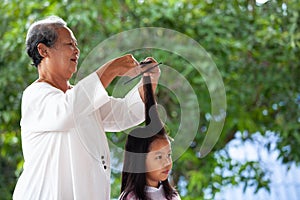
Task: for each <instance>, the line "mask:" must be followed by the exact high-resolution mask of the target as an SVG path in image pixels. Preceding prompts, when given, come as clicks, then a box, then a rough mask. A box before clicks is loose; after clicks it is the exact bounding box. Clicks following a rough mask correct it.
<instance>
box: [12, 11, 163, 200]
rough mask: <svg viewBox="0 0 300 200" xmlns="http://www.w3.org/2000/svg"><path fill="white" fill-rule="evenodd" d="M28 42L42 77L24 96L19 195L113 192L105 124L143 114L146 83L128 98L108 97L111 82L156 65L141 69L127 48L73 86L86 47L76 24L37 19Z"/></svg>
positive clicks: (134, 120)
mask: <svg viewBox="0 0 300 200" xmlns="http://www.w3.org/2000/svg"><path fill="white" fill-rule="evenodd" d="M26 47H27V53H28V55H29V56H30V57H31V58H32V60H33V64H34V65H35V66H36V67H37V70H38V75H39V77H38V79H37V80H36V81H35V82H34V83H32V84H31V85H30V86H28V87H27V88H26V90H25V91H24V93H23V97H22V118H21V136H22V149H23V155H24V160H25V162H24V170H23V172H22V174H21V176H20V178H19V180H18V182H17V185H16V188H15V191H14V194H13V199H15V200H18V199H22V200H29V199H30V200H38V199H39V200H41V199H47V200H49V199H50V200H52V199H55V200H56V199H61V200H71V199H78V200H80V199H88V200H93V199H97V200H99V199H110V155H109V154H110V153H109V148H108V143H107V138H106V135H105V131H114V132H116V131H122V130H125V129H128V128H130V127H132V126H135V125H138V124H139V123H141V122H142V121H144V103H143V95H142V94H143V91H142V90H143V88H142V87H141V85H138V86H136V87H135V88H133V89H132V90H131V91H130V92H129V93H128V94H127V95H126V96H125V97H124V98H123V99H117V98H113V97H111V96H109V95H108V94H107V92H106V90H105V88H106V87H107V86H108V85H109V84H110V83H111V81H112V80H113V79H114V78H115V77H117V76H124V75H128V74H130V76H135V75H137V74H139V73H141V72H142V71H141V70H142V69H143V70H144V68H145V70H146V68H149V67H144V68H140V67H138V65H139V64H138V62H137V61H136V60H135V59H134V57H133V56H132V55H125V56H122V57H119V58H116V59H113V60H111V61H109V62H107V63H106V64H104V65H103V66H102V67H100V68H99V69H97V70H96V71H95V72H94V73H92V74H90V75H88V76H87V77H85V78H84V79H82V80H81V81H79V82H78V84H76V85H75V86H71V85H70V83H69V79H70V78H71V77H72V75H73V73H74V72H76V70H77V64H78V58H79V53H80V51H79V49H78V47H77V41H76V38H75V37H74V35H73V33H72V31H71V30H70V29H69V28H68V27H67V25H66V23H65V22H64V21H63V20H62V19H61V18H59V17H55V16H54V17H49V18H46V19H44V20H41V21H38V22H35V23H34V24H32V25H31V27H30V28H29V30H28V33H27V38H26ZM146 61H152V63H153V64H150V67H151V65H154V64H155V63H156V61H155V60H154V59H153V58H147V59H146ZM147 75H149V74H147ZM159 75H160V70H159V69H158V68H154V69H153V70H152V71H151V72H150V76H151V77H152V80H153V81H154V82H157V80H158V78H159ZM153 87H154V88H155V85H154V86H153ZM116 110H117V113H116Z"/></svg>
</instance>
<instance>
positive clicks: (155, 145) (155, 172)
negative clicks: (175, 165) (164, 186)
mask: <svg viewBox="0 0 300 200" xmlns="http://www.w3.org/2000/svg"><path fill="white" fill-rule="evenodd" d="M171 153H172V149H171V144H170V141H169V140H168V139H167V138H159V139H156V140H154V141H153V142H152V143H151V145H150V150H149V153H148V154H147V157H146V170H147V171H146V182H147V185H148V186H152V187H158V184H159V182H160V181H164V180H166V179H167V178H168V176H169V173H170V171H171V169H172V157H171V155H172V154H171Z"/></svg>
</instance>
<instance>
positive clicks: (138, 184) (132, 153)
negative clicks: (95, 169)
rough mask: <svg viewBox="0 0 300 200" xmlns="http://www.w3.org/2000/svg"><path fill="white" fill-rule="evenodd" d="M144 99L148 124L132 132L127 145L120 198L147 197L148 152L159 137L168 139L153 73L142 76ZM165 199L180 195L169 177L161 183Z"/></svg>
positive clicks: (143, 199) (144, 199) (169, 199)
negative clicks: (158, 110)
mask: <svg viewBox="0 0 300 200" xmlns="http://www.w3.org/2000/svg"><path fill="white" fill-rule="evenodd" d="M143 89H144V102H145V127H142V128H136V129H134V130H133V131H131V132H130V133H129V135H128V136H127V140H126V144H125V154H124V164H123V171H122V185H121V193H122V196H121V198H120V199H126V197H127V196H128V195H129V194H130V193H133V194H134V195H135V197H136V198H137V199H142V200H148V199H149V198H148V197H147V195H146V193H145V187H146V165H145V160H146V154H147V153H148V152H149V147H150V145H151V143H152V142H153V141H154V140H156V139H160V138H162V139H169V137H168V135H167V132H166V130H165V128H164V126H163V124H162V122H161V121H160V119H159V115H158V112H157V107H156V101H155V98H154V93H153V89H152V84H151V79H150V76H144V77H143ZM161 184H162V186H163V190H164V192H165V195H166V198H167V199H168V200H171V199H172V197H173V196H176V195H177V192H176V190H175V189H174V188H173V187H172V186H171V185H170V183H169V181H168V179H166V180H164V181H162V182H161Z"/></svg>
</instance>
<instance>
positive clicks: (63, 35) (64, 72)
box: [46, 27, 80, 80]
mask: <svg viewBox="0 0 300 200" xmlns="http://www.w3.org/2000/svg"><path fill="white" fill-rule="evenodd" d="M57 33H58V38H57V40H56V42H55V44H54V46H53V47H51V48H49V49H48V53H49V57H48V59H46V62H48V63H47V66H49V69H48V70H50V72H52V73H54V74H56V75H57V76H59V77H58V78H62V79H67V80H69V79H70V78H71V77H72V75H73V73H75V72H76V70H77V64H78V58H79V54H80V51H79V49H78V47H77V40H76V38H75V37H74V35H73V33H72V31H71V30H70V29H69V28H67V27H62V28H59V29H57Z"/></svg>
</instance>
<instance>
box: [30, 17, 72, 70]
mask: <svg viewBox="0 0 300 200" xmlns="http://www.w3.org/2000/svg"><path fill="white" fill-rule="evenodd" d="M66 25H67V23H66V22H65V21H64V20H63V19H61V18H59V17H56V16H50V17H48V18H46V19H43V20H40V21H37V22H35V23H33V24H32V25H31V26H30V27H29V30H28V33H27V36H26V52H27V54H28V55H29V57H30V58H31V59H32V61H33V63H32V65H34V66H35V67H37V66H38V65H39V64H40V63H41V61H42V59H43V57H42V56H41V55H40V53H39V51H38V48H37V46H38V44H39V43H43V44H45V45H46V46H47V47H52V46H53V45H54V43H55V42H56V40H57V38H58V34H57V28H61V27H66Z"/></svg>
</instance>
